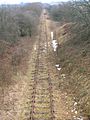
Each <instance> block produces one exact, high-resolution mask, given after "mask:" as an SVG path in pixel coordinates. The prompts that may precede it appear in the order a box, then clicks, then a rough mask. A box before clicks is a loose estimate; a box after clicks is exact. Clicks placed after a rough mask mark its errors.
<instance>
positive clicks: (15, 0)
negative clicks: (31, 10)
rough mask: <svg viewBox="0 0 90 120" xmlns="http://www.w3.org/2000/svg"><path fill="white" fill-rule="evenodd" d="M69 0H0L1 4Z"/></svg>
mask: <svg viewBox="0 0 90 120" xmlns="http://www.w3.org/2000/svg"><path fill="white" fill-rule="evenodd" d="M60 1H67V0H0V4H18V3H22V2H23V3H27V2H29V3H30V2H42V3H52V2H60Z"/></svg>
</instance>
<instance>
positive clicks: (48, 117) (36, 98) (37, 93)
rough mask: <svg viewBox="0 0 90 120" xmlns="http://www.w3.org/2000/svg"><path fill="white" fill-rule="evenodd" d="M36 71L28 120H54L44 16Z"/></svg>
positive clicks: (33, 73)
mask: <svg viewBox="0 0 90 120" xmlns="http://www.w3.org/2000/svg"><path fill="white" fill-rule="evenodd" d="M42 17H43V18H42V21H41V25H40V36H39V40H38V50H37V55H36V59H35V70H33V71H32V76H33V79H32V83H31V85H30V90H31V98H30V99H31V100H30V105H31V106H30V117H29V118H28V120H54V119H55V116H54V104H53V102H54V100H53V90H52V81H51V78H50V73H49V66H48V62H47V53H48V41H47V30H46V29H47V28H46V20H45V16H44V15H42Z"/></svg>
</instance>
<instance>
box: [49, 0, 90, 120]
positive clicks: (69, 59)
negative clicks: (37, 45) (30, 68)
mask: <svg viewBox="0 0 90 120" xmlns="http://www.w3.org/2000/svg"><path fill="white" fill-rule="evenodd" d="M48 11H49V13H50V16H51V18H52V19H53V20H54V21H57V22H59V23H60V25H64V26H65V27H63V28H62V30H61V31H60V32H59V35H58V37H60V36H61V39H63V40H64V38H65V37H64V36H67V34H68V37H67V39H68V40H67V41H66V42H64V43H63V44H60V48H58V60H59V63H60V65H61V66H62V71H61V74H63V73H65V74H66V76H67V77H66V79H64V80H63V79H62V81H63V82H62V83H60V87H63V88H64V90H66V91H67V92H69V93H70V94H74V96H75V99H76V101H77V102H78V106H77V110H80V109H81V111H80V112H81V115H85V116H88V119H90V80H89V79H90V74H89V70H90V69H89V68H90V65H89V61H90V1H87V0H80V1H72V2H64V3H60V4H59V5H53V6H50V7H49V8H48ZM67 23H69V24H67ZM68 28H69V29H68ZM65 29H67V30H66V31H64V30H65ZM59 30H60V29H59ZM62 31H64V32H63V33H62Z"/></svg>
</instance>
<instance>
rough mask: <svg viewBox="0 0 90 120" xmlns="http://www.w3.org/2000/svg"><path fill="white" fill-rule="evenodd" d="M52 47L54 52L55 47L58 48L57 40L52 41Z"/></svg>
mask: <svg viewBox="0 0 90 120" xmlns="http://www.w3.org/2000/svg"><path fill="white" fill-rule="evenodd" d="M52 47H53V49H54V51H56V49H57V47H58V43H57V40H53V41H52Z"/></svg>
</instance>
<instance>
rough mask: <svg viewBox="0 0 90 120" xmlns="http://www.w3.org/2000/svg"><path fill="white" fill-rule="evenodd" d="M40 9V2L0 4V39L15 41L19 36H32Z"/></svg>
mask: <svg viewBox="0 0 90 120" xmlns="http://www.w3.org/2000/svg"><path fill="white" fill-rule="evenodd" d="M41 11H42V6H41V4H40V3H37V4H34V3H32V4H23V5H2V6H0V40H5V41H7V42H10V43H15V42H16V41H18V38H19V37H20V36H32V35H33V34H34V33H36V29H37V25H38V23H39V17H40V14H41Z"/></svg>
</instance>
